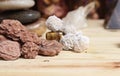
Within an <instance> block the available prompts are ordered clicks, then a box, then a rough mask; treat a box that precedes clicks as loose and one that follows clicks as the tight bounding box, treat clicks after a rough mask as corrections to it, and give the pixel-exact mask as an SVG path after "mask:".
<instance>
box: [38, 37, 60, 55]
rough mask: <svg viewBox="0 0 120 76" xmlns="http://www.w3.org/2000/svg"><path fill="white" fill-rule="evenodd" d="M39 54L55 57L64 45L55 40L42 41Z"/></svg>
mask: <svg viewBox="0 0 120 76" xmlns="http://www.w3.org/2000/svg"><path fill="white" fill-rule="evenodd" d="M39 48H40V50H39V54H40V55H44V56H55V55H57V54H58V53H59V52H60V51H61V50H62V45H61V44H60V43H59V42H57V41H55V40H51V41H49V40H44V39H42V40H41V42H40V46H39Z"/></svg>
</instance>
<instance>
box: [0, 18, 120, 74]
mask: <svg viewBox="0 0 120 76" xmlns="http://www.w3.org/2000/svg"><path fill="white" fill-rule="evenodd" d="M88 24H89V26H88V27H87V28H85V29H83V30H82V31H83V33H84V35H87V36H89V37H90V48H89V49H88V50H87V53H74V52H71V51H62V52H61V53H60V54H59V55H58V56H55V57H44V56H37V57H36V59H18V60H15V61H3V60H0V76H82V75H83V76H120V30H106V29H104V28H103V27H102V24H103V20H96V21H95V20H94V21H93V20H89V21H88Z"/></svg>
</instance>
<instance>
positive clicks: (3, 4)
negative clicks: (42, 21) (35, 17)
mask: <svg viewBox="0 0 120 76" xmlns="http://www.w3.org/2000/svg"><path fill="white" fill-rule="evenodd" d="M34 5H35V2H34V0H0V10H17V9H26V8H30V7H32V6H34Z"/></svg>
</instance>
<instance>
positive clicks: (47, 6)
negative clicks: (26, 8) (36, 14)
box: [37, 0, 68, 18]
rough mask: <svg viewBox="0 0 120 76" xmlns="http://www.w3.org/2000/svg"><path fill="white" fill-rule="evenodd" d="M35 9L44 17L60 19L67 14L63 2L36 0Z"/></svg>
mask: <svg viewBox="0 0 120 76" xmlns="http://www.w3.org/2000/svg"><path fill="white" fill-rule="evenodd" d="M37 7H38V10H39V11H40V12H41V13H42V14H43V16H44V17H48V16H51V15H56V16H57V17H60V18H62V17H64V16H65V15H66V14H67V12H68V10H67V9H68V8H67V6H66V4H65V0H37Z"/></svg>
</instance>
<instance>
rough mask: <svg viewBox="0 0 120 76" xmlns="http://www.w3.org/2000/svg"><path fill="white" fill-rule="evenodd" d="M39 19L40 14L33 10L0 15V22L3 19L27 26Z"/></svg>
mask: <svg viewBox="0 0 120 76" xmlns="http://www.w3.org/2000/svg"><path fill="white" fill-rule="evenodd" d="M38 18H40V13H39V12H38V11H33V10H22V11H9V12H3V13H1V14H0V22H1V21H2V20H3V19H15V20H19V21H20V22H21V23H23V24H29V23H32V22H34V21H36V20H37V19H38Z"/></svg>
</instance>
